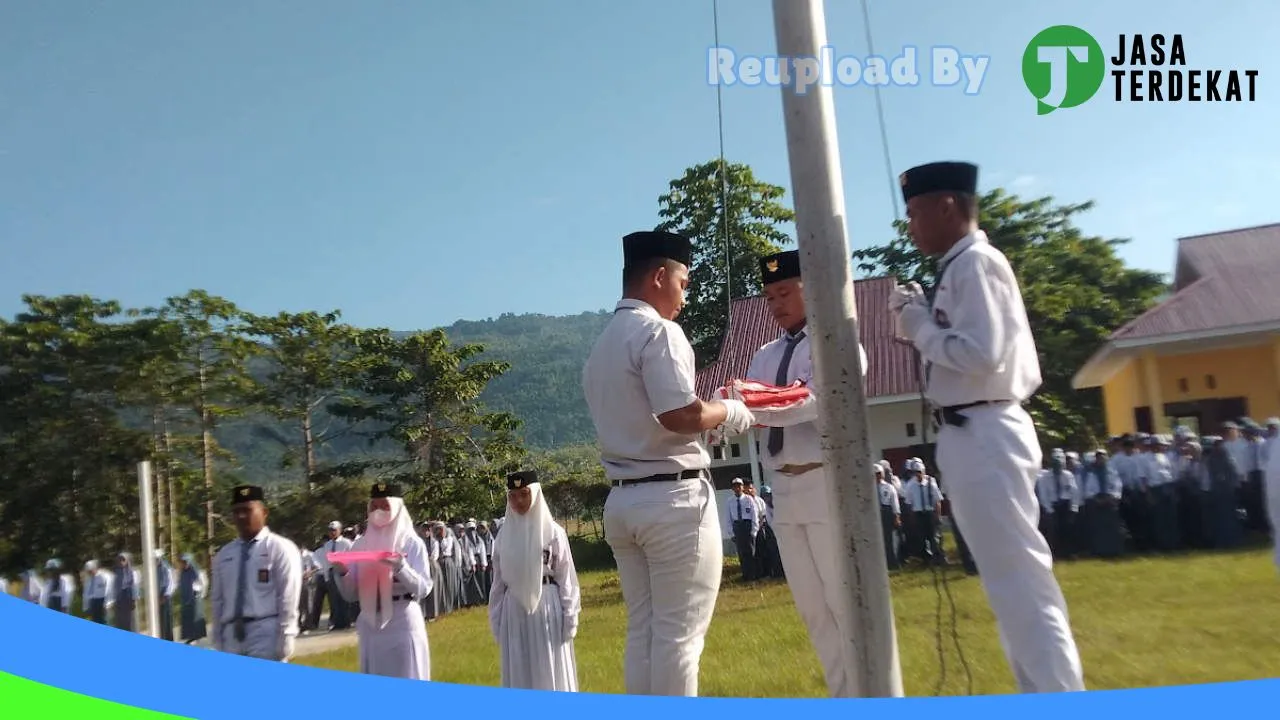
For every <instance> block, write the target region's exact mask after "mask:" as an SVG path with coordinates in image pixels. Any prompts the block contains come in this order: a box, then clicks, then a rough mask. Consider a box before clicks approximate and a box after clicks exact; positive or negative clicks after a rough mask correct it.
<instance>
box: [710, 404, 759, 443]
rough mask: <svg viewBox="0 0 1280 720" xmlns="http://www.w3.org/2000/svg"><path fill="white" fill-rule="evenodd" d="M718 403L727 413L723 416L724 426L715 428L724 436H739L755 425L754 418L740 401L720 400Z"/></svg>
mask: <svg viewBox="0 0 1280 720" xmlns="http://www.w3.org/2000/svg"><path fill="white" fill-rule="evenodd" d="M720 402H721V403H723V404H724V407H725V409H726V410H728V411H729V412H728V415H726V416H725V419H724V424H723V425H721V426H720V427H719V428H717V429H719V430H720V431H721V432H723V433H724V434H725V435H741V434H742V433H744V432H746V431H747V428H750V427H751V426H752V425H755V424H756V418H755V416H754V415H752V414H751V411H750V410H748V409H747V406H746V404H745V403H743V402H742V401H741V400H721V401H720Z"/></svg>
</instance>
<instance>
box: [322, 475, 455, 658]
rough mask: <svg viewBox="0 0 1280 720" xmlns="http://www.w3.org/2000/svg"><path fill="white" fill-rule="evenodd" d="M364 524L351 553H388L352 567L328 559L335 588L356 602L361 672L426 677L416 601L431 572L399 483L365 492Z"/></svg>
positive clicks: (426, 653) (427, 653)
mask: <svg viewBox="0 0 1280 720" xmlns="http://www.w3.org/2000/svg"><path fill="white" fill-rule="evenodd" d="M367 527H368V529H367V530H366V531H365V533H364V535H361V536H360V539H359V540H356V541H355V543H354V544H353V545H352V546H351V551H352V552H362V551H363V552H379V551H380V552H389V553H392V556H391V557H390V558H388V559H385V560H379V561H378V562H376V563H361V564H359V565H355V566H353V567H347V566H346V565H344V564H342V563H341V562H333V563H332V565H333V568H334V570H335V572H336V575H337V577H338V590H339V592H341V593H342V596H343V597H344V598H346V599H347V600H350V601H359V603H360V616H359V617H358V618H356V634H357V635H358V636H359V638H360V672H362V673H364V674H366V675H381V676H383V677H397V678H405V679H408V680H430V679H431V650H430V648H429V646H428V644H427V622H426V620H425V619H424V618H423V617H422V606H421V605H420V604H418V599H419V598H424V597H426V596H427V593H429V592H431V570H430V569H429V568H428V566H427V565H428V560H427V547H426V545H424V544H423V542H422V538H420V537H418V533H417V532H416V531H415V530H414V529H413V519H412V518H411V517H409V510H408V509H407V508H405V506H404V498H403V493H401V491H400V486H398V485H395V484H394V483H384V482H380V483H374V485H373V487H372V488H371V489H370V491H369V522H368V525H367Z"/></svg>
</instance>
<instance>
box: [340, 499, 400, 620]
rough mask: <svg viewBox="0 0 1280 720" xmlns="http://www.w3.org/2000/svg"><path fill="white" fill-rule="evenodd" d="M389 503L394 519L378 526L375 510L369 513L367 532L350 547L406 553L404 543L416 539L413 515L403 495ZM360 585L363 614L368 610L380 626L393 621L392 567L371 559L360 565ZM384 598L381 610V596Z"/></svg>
mask: <svg viewBox="0 0 1280 720" xmlns="http://www.w3.org/2000/svg"><path fill="white" fill-rule="evenodd" d="M387 503H388V504H389V505H390V506H391V522H390V523H387V525H386V526H384V527H378V526H377V525H376V524H374V522H373V517H372V513H370V517H369V523H368V528H367V529H366V530H365V531H364V534H363V535H361V536H360V537H359V538H357V539H356V541H355V543H353V544H352V545H351V549H352V550H353V551H355V550H370V551H385V552H394V553H403V552H404V551H405V546H406V545H407V544H408V543H410V542H412V540H413V518H411V517H409V511H408V510H407V509H406V508H405V506H404V499H403V498H398V497H389V498H387ZM358 581H359V583H360V586H359V588H358V590H359V593H360V614H361V615H364V614H366V613H368V614H369V617H372V618H373V619H374V624H375V625H376V626H377V627H378V628H379V629H381V628H384V627H386V626H387V623H388V622H391V612H392V610H393V608H392V605H391V581H392V578H391V568H389V567H387V566H386V565H383V564H381V563H377V564H374V563H368V564H366V565H364V566H363V567H361V568H360V570H359V573H358ZM379 598H381V600H382V605H381V609H382V612H381V613H378V612H377V609H378V607H379V605H378V599H379Z"/></svg>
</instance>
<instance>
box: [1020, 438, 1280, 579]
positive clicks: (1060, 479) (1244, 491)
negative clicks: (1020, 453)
mask: <svg viewBox="0 0 1280 720" xmlns="http://www.w3.org/2000/svg"><path fill="white" fill-rule="evenodd" d="M1268 425H1269V426H1271V427H1272V428H1280V422H1276V421H1274V420H1273V421H1269V422H1268ZM1237 427H1238V426H1237V425H1236V424H1235V423H1228V424H1227V426H1226V430H1227V431H1228V432H1229V431H1232V430H1235V429H1236V428H1237ZM1255 437H1258V436H1256V435H1255ZM1274 437H1275V430H1272V431H1271V434H1270V438H1274ZM1270 438H1261V437H1258V439H1248V438H1240V437H1230V436H1227V437H1222V436H1213V435H1211V436H1206V437H1203V438H1198V437H1196V436H1195V435H1194V434H1193V433H1191V432H1190V431H1189V430H1188V429H1187V428H1182V427H1180V428H1178V429H1177V430H1176V431H1175V434H1174V436H1173V437H1170V436H1166V435H1124V436H1119V437H1115V438H1112V439H1111V442H1110V447H1109V448H1099V449H1097V450H1095V451H1094V452H1092V453H1086V454H1085V457H1084V460H1083V462H1082V461H1081V457H1080V455H1079V454H1078V453H1075V452H1064V451H1062V450H1055V451H1054V452H1053V453H1052V454H1051V456H1050V462H1049V467H1048V468H1046V469H1045V470H1043V471H1042V472H1041V473H1040V477H1039V479H1038V481H1037V488H1036V490H1037V492H1036V494H1037V497H1038V499H1039V504H1040V513H1041V532H1042V533H1043V534H1044V535H1045V537H1046V538H1047V539H1048V540H1049V542H1050V546H1051V547H1052V548H1053V550H1054V553H1055V555H1056V556H1058V557H1064V558H1065V557H1073V556H1076V555H1090V556H1094V557H1104V558H1105V557H1117V556H1119V555H1121V554H1124V553H1125V552H1127V551H1133V552H1152V551H1154V552H1171V551H1176V550H1183V549H1192V548H1198V549H1209V548H1217V549H1229V548H1233V547H1238V546H1239V545H1240V544H1241V543H1242V542H1244V540H1245V538H1246V534H1247V533H1248V532H1249V531H1251V530H1252V531H1258V532H1259V533H1262V534H1265V533H1267V532H1269V530H1270V527H1269V522H1268V521H1267V518H1266V515H1265V512H1264V511H1263V510H1258V509H1256V508H1254V506H1256V505H1259V504H1261V505H1262V506H1263V508H1265V489H1264V486H1263V484H1262V479H1261V477H1260V476H1259V474H1258V472H1257V471H1251V470H1249V469H1248V468H1249V467H1250V465H1248V464H1245V463H1247V462H1248V461H1249V459H1250V458H1251V457H1252V458H1254V459H1256V460H1257V461H1258V462H1256V463H1253V464H1257V465H1261V466H1263V467H1265V461H1266V458H1267V455H1266V451H1267V450H1269V446H1270V443H1271V442H1272V440H1271V439H1270ZM1241 446H1242V447H1241ZM1242 449H1243V450H1244V451H1246V452H1242V451H1241V450H1242ZM1247 451H1253V452H1247ZM1241 455H1243V456H1244V459H1240V457H1239V456H1241ZM1242 465H1243V466H1244V468H1245V469H1241V468H1242ZM1254 485H1256V486H1257V487H1256V488H1255V487H1254ZM1251 508H1253V509H1251Z"/></svg>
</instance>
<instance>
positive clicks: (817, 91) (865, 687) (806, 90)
mask: <svg viewBox="0 0 1280 720" xmlns="http://www.w3.org/2000/svg"><path fill="white" fill-rule="evenodd" d="M773 21H774V29H775V33H776V35H777V41H778V54H779V55H781V56H783V57H784V58H793V60H790V61H789V62H790V65H791V72H790V81H789V82H786V83H784V86H783V88H782V107H783V115H784V119H785V122H786V131H787V154H788V156H789V158H790V164H791V187H792V193H793V194H794V196H795V214H796V220H795V223H796V239H797V241H798V243H799V246H800V267H801V275H802V277H803V278H804V300H805V307H806V309H807V313H806V314H807V316H808V317H807V321H808V327H809V328H810V331H809V342H810V344H811V347H812V352H813V367H814V374H815V380H816V382H815V385H816V391H817V393H818V400H819V404H818V407H819V409H820V415H819V418H818V427H819V430H820V432H821V435H822V450H823V460H824V462H825V463H826V465H827V466H828V468H829V469H830V470H829V472H830V476H831V477H832V478H834V479H835V480H836V482H834V483H832V484H831V487H830V490H829V492H830V496H831V497H830V500H831V507H832V512H833V517H832V520H834V521H835V522H834V523H833V525H834V529H833V532H839V533H840V538H839V539H840V541H841V542H840V545H839V546H838V547H839V548H840V551H839V553H838V558H839V561H840V562H839V571H840V573H839V577H840V580H841V582H842V585H843V588H842V592H841V593H840V597H842V598H844V599H845V604H844V607H842V608H837V610H838V611H840V612H842V614H843V616H844V617H843V619H845V620H847V622H843V623H842V625H843V626H844V627H843V632H844V641H845V642H844V647H845V667H847V668H850V669H851V670H852V671H853V673H854V677H852V678H851V680H852V681H853V685H854V689H853V692H854V694H855V696H858V697H902V695H903V691H902V669H901V667H900V666H899V662H898V641H897V634H896V631H895V628H894V619H893V606H892V604H891V603H892V601H891V598H890V595H889V571H888V568H887V566H886V563H885V549H884V539H883V536H882V533H881V529H880V522H881V521H880V507H879V506H880V501H879V498H878V494H877V492H876V487H875V484H874V479H873V478H874V475H873V473H872V470H871V449H870V443H869V441H868V430H867V399H866V393H865V389H864V387H863V376H862V367H861V365H862V360H861V358H860V354H859V352H858V317H857V310H856V307H855V305H854V299H853V282H852V279H853V278H852V270H851V262H850V257H851V255H850V252H849V243H848V238H847V237H846V230H845V208H844V190H843V180H842V178H841V173H840V155H839V149H838V144H837V142H836V123H835V108H834V107H833V102H832V95H831V87H830V86H829V85H828V84H825V83H823V82H821V81H817V82H808V83H807V84H806V83H805V82H804V81H803V80H802V81H801V82H796V80H797V76H798V73H797V69H798V67H797V66H801V65H804V66H811V67H807V68H805V69H806V70H807V71H808V72H806V73H805V74H806V76H807V77H806V78H805V79H806V80H817V79H818V71H819V65H818V58H819V55H820V48H822V47H824V46H825V45H826V44H827V28H826V18H825V15H824V11H823V3H822V1H821V0H774V1H773ZM809 75H811V77H808V76H809ZM785 77H786V76H785V75H784V78H785Z"/></svg>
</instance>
